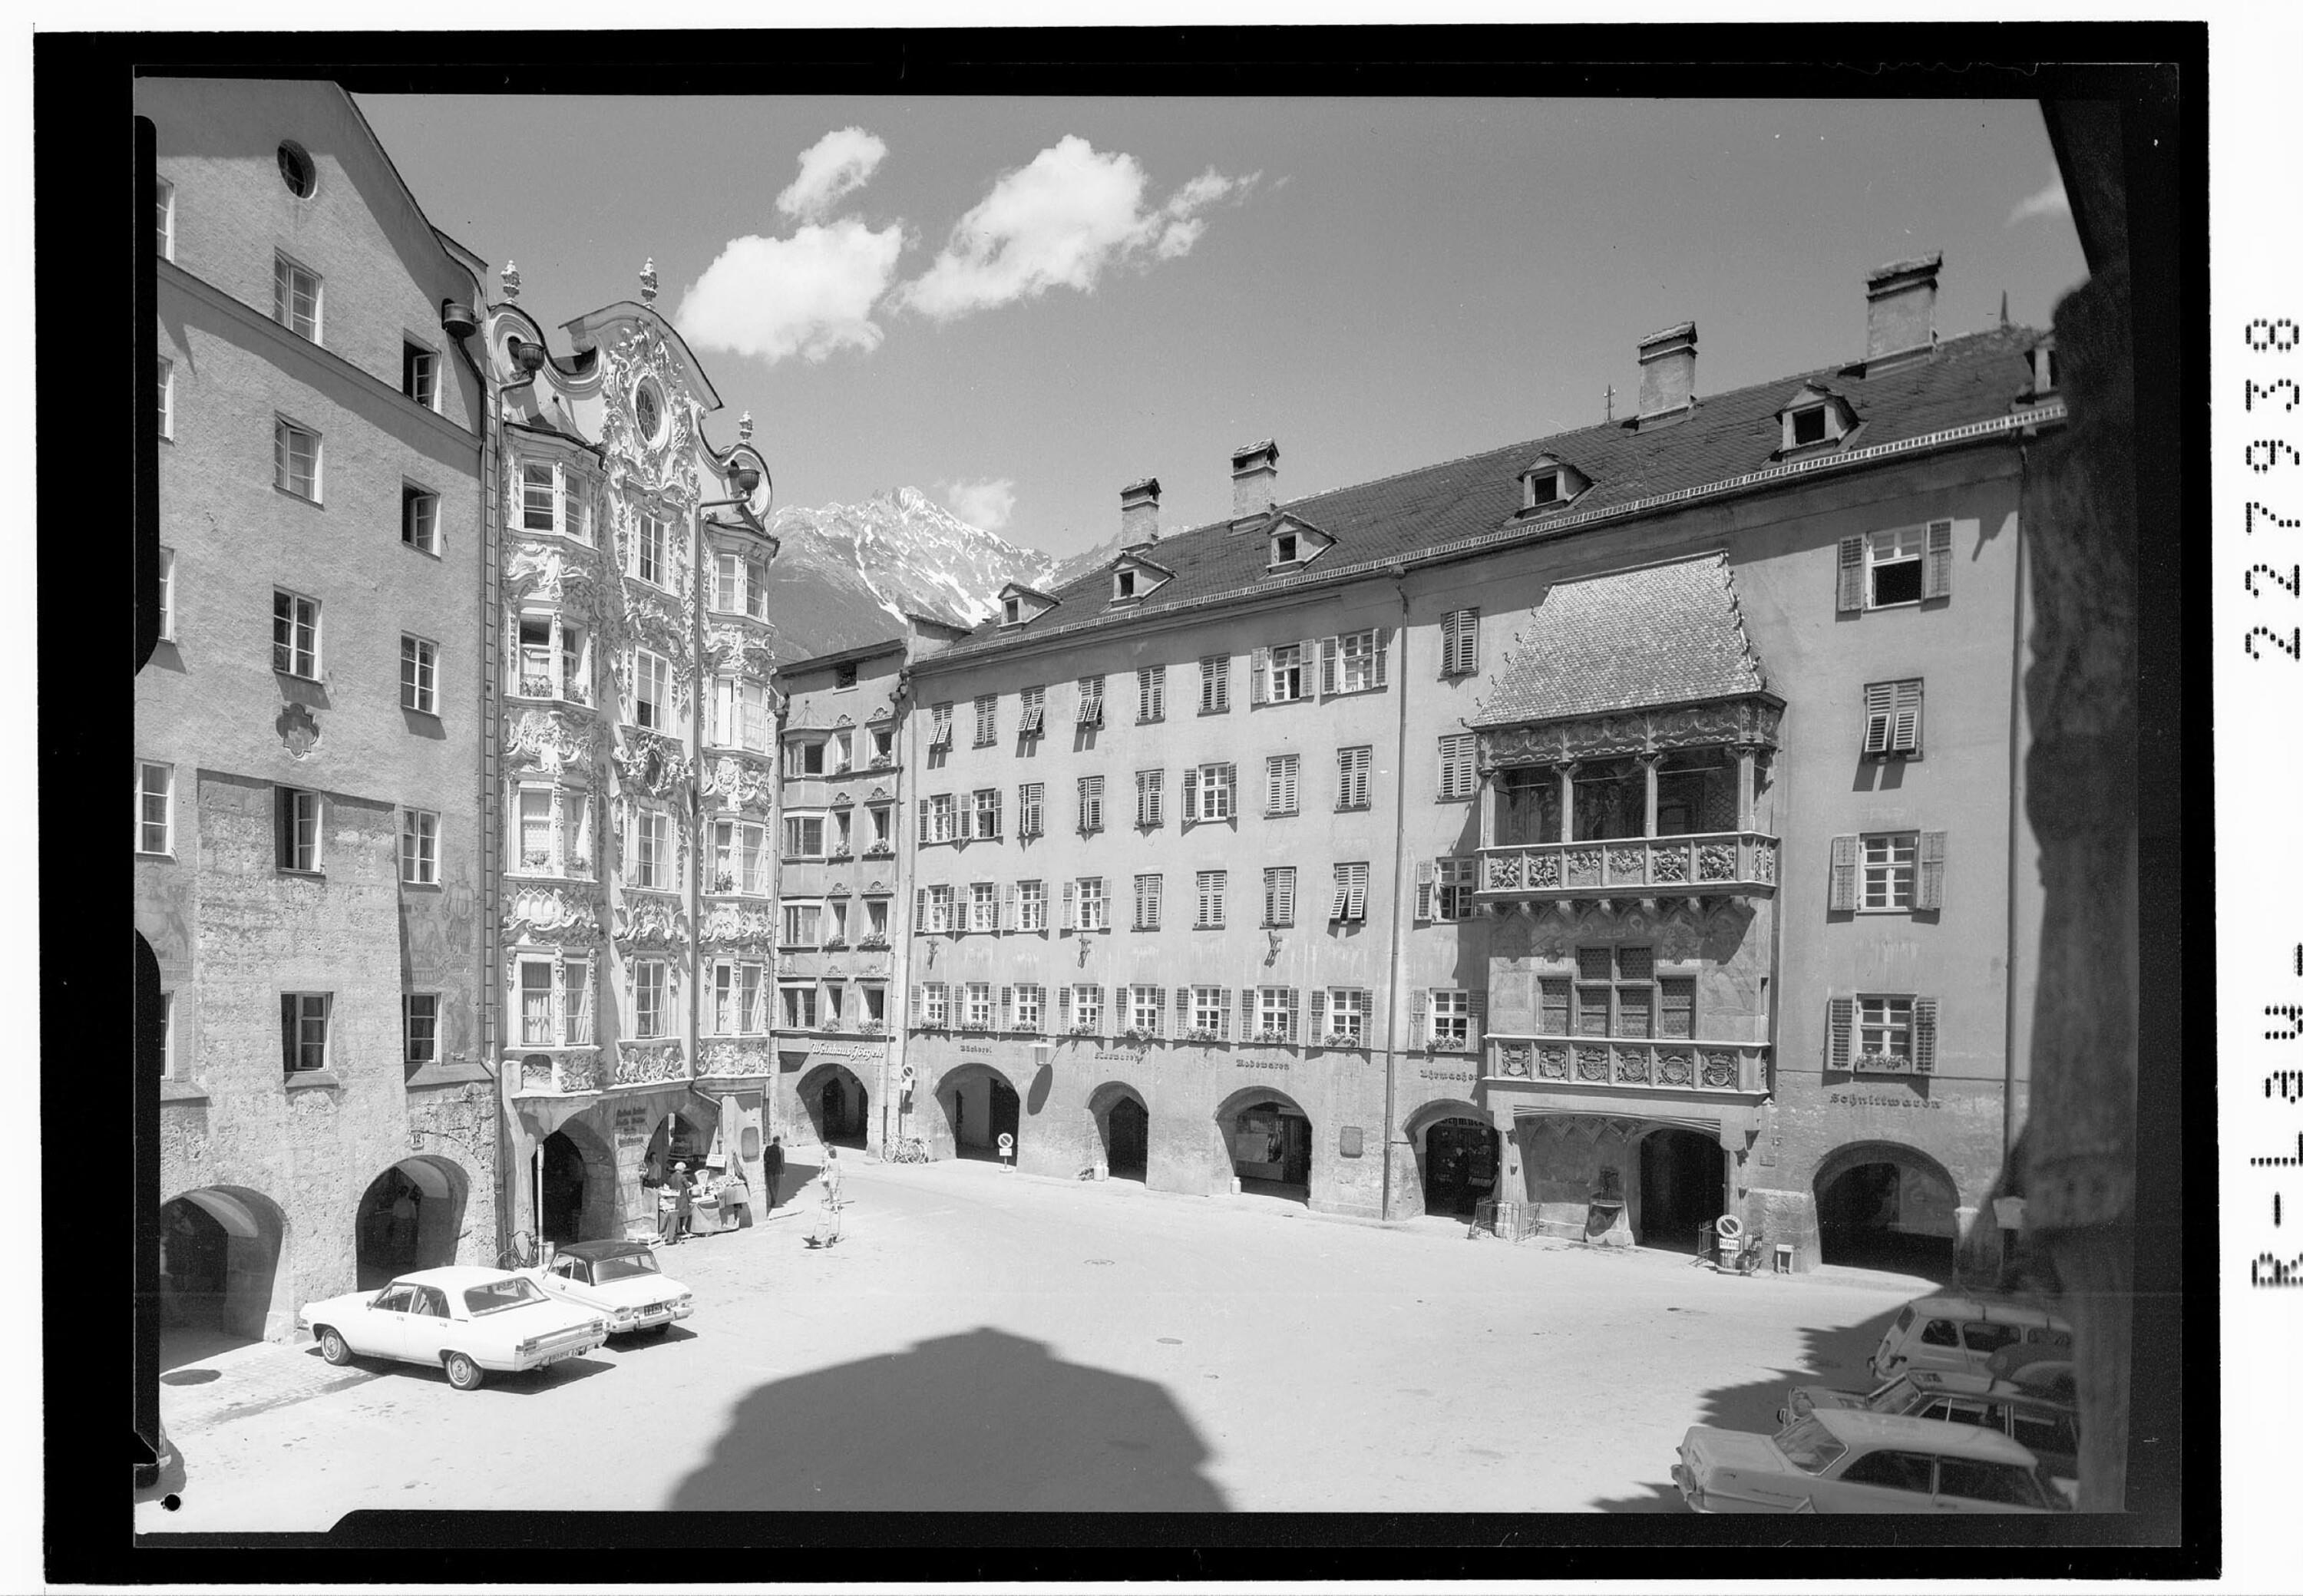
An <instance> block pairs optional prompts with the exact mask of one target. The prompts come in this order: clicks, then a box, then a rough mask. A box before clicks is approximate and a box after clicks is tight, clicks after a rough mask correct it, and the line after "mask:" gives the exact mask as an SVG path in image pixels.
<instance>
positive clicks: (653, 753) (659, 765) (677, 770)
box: [615, 726, 696, 798]
mask: <svg viewBox="0 0 2303 1596" xmlns="http://www.w3.org/2000/svg"><path fill="white" fill-rule="evenodd" d="M615 759H616V773H617V775H618V776H619V777H620V778H621V779H622V781H623V784H624V787H625V788H626V790H634V791H639V792H644V793H645V794H647V796H648V797H650V798H670V797H671V796H672V795H673V794H674V793H677V792H679V791H681V790H684V789H685V788H686V787H687V785H688V782H689V781H692V780H693V779H694V777H695V773H696V772H695V767H694V766H693V764H691V763H690V761H689V759H688V755H687V753H686V752H685V751H684V750H682V749H681V747H680V746H679V744H678V743H676V742H674V741H672V740H671V739H670V738H668V737H665V736H662V734H660V733H658V732H654V731H649V730H645V729H644V728H641V727H637V726H626V727H623V728H620V730H619V732H618V741H617V747H616V754H615Z"/></svg>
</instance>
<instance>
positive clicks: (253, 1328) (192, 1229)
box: [159, 1186, 294, 1370]
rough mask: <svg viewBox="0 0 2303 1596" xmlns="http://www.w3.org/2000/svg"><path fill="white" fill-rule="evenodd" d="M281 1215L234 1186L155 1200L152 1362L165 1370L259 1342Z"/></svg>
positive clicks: (270, 1315)
mask: <svg viewBox="0 0 2303 1596" xmlns="http://www.w3.org/2000/svg"><path fill="white" fill-rule="evenodd" d="M286 1229H287V1227H286V1222H285V1220H283V1218H282V1215H281V1212H280V1210H279V1208H278V1207H277V1206H276V1205H274V1203H272V1201H271V1200H270V1199H269V1198H267V1197H265V1196H262V1195H259V1194H257V1193H255V1192H251V1191H244V1190H241V1189H240V1188H239V1187H226V1186H203V1187H201V1188H200V1189H198V1190H197V1191H190V1192H186V1193H185V1194H184V1195H181V1196H180V1197H176V1198H173V1199H172V1200H171V1201H169V1202H167V1203H162V1204H161V1206H160V1300H159V1309H160V1367H161V1368H162V1369H164V1370H165V1369H173V1368H177V1367H180V1366H181V1365H182V1364H188V1363H194V1362H197V1361H198V1360H199V1359H201V1358H203V1357H207V1356H210V1355H213V1354H215V1353H217V1352H221V1351H223V1350H224V1349H225V1348H227V1347H237V1346H240V1345H242V1344H244V1343H246V1342H249V1341H260V1340H262V1339H264V1338H265V1336H266V1333H267V1332H268V1331H270V1330H272V1329H273V1328H274V1316H275V1315H277V1314H280V1313H283V1312H284V1313H293V1312H294V1309H293V1306H292V1305H291V1306H290V1307H288V1308H286V1309H285V1310H283V1309H280V1308H278V1307H276V1306H275V1305H274V1302H273V1295H274V1288H275V1287H276V1285H277V1281H278V1274H279V1269H280V1259H281V1253H282V1248H283V1241H284V1239H285V1234H286Z"/></svg>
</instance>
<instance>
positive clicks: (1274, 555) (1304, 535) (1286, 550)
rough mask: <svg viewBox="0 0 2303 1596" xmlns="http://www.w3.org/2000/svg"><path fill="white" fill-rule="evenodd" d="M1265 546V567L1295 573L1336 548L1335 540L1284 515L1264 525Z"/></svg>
mask: <svg viewBox="0 0 2303 1596" xmlns="http://www.w3.org/2000/svg"><path fill="white" fill-rule="evenodd" d="M1263 546H1264V555H1265V565H1264V569H1265V570H1274V571H1287V572H1292V571H1295V570H1300V569H1302V568H1303V566H1306V565H1309V564H1311V563H1312V561H1314V560H1317V559H1318V558H1319V557H1320V555H1321V554H1324V553H1327V552H1328V551H1329V549H1331V548H1333V547H1335V546H1336V540H1335V539H1334V538H1332V537H1330V536H1328V535H1327V534H1326V533H1325V532H1322V531H1320V528H1317V527H1314V526H1312V525H1311V524H1310V523H1308V522H1306V521H1303V520H1300V519H1297V518H1296V517H1295V516H1293V515H1281V516H1278V517H1276V518H1275V519H1273V520H1272V521H1271V523H1270V525H1269V526H1267V527H1266V528H1265V529H1264V537H1263Z"/></svg>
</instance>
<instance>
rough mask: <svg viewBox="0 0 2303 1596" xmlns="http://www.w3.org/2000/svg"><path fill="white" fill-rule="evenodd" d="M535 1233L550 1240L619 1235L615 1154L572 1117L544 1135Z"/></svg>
mask: <svg viewBox="0 0 2303 1596" xmlns="http://www.w3.org/2000/svg"><path fill="white" fill-rule="evenodd" d="M542 1151H543V1154H544V1159H543V1168H542V1170H541V1172H540V1178H541V1189H540V1191H539V1193H538V1197H539V1202H538V1205H537V1210H536V1235H537V1236H538V1237H540V1238H542V1239H543V1240H545V1241H550V1242H553V1243H556V1244H559V1245H562V1246H564V1245H566V1244H567V1243H569V1242H571V1241H598V1240H603V1239H605V1238H607V1237H615V1236H618V1235H620V1234H621V1232H622V1226H621V1224H620V1221H619V1220H618V1218H617V1215H616V1158H615V1154H614V1153H611V1152H610V1151H609V1150H608V1145H607V1144H606V1143H605V1142H603V1141H602V1140H601V1139H600V1136H599V1133H598V1132H597V1131H595V1129H593V1127H591V1126H589V1125H587V1124H586V1123H585V1122H584V1120H583V1119H569V1120H567V1121H565V1122H564V1123H562V1124H561V1127H560V1128H559V1129H557V1130H555V1131H553V1133H552V1134H551V1135H550V1136H546V1137H544V1142H543V1146H542Z"/></svg>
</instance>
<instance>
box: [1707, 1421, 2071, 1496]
mask: <svg viewBox="0 0 2303 1596" xmlns="http://www.w3.org/2000/svg"><path fill="white" fill-rule="evenodd" d="M1671 1478H1672V1482H1673V1483H1674V1484H1675V1485H1677V1486H1678V1487H1679V1494H1680V1499H1682V1500H1683V1501H1684V1502H1685V1503H1686V1504H1687V1505H1688V1507H1690V1508H1691V1510H1693V1511H1695V1512H1697V1513H2053V1512H2057V1511H2059V1510H2061V1509H2062V1508H2063V1501H2062V1499H2060V1498H2059V1497H2058V1496H2057V1495H2056V1493H2055V1492H2054V1490H2051V1489H2050V1488H2049V1486H2048V1484H2047V1482H2046V1481H2045V1480H2044V1479H2042V1478H2041V1477H2040V1474H2039V1461H2038V1459H2037V1457H2033V1456H2032V1455H2031V1453H2030V1452H2029V1450H2028V1449H2027V1448H2024V1447H2022V1446H2021V1445H2020V1444H2019V1443H2017V1442H2016V1441H2014V1440H2011V1439H2009V1438H2008V1437H2007V1436H2004V1435H2002V1434H2000V1433H1999V1432H1998V1431H1993V1430H1986V1429H1982V1428H1980V1427H1979V1426H1978V1425H1974V1424H1954V1423H1947V1422H1945V1421H1944V1420H1942V1419H1913V1418H1905V1417H1903V1416H1902V1415H1900V1414H1877V1413H1865V1412H1863V1411H1862V1410H1860V1409H1858V1408H1846V1407H1823V1408H1818V1409H1816V1410H1815V1411H1814V1412H1813V1413H1810V1414H1808V1415H1807V1416H1806V1417H1804V1418H1799V1419H1793V1421H1792V1422H1791V1423H1788V1424H1786V1425H1784V1427H1783V1428H1782V1429H1781V1430H1779V1431H1776V1433H1775V1434H1773V1435H1759V1434H1754V1433H1752V1432H1750V1431H1742V1430H1713V1429H1709V1428H1708V1427H1706V1426H1704V1425H1701V1424H1699V1425H1696V1426H1695V1427H1694V1428H1693V1429H1691V1430H1690V1431H1688V1432H1687V1438H1686V1439H1685V1440H1683V1441H1682V1442H1680V1446H1679V1459H1678V1461H1677V1462H1675V1463H1674V1464H1673V1465H1672V1468H1671Z"/></svg>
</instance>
